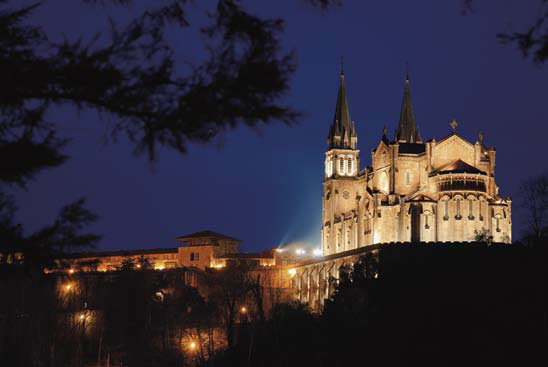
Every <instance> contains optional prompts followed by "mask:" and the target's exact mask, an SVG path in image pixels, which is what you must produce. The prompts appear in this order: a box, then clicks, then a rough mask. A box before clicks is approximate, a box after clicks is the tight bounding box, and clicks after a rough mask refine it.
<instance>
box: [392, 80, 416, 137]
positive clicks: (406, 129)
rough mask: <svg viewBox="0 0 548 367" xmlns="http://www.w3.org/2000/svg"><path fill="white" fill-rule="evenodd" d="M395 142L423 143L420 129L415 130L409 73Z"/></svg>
mask: <svg viewBox="0 0 548 367" xmlns="http://www.w3.org/2000/svg"><path fill="white" fill-rule="evenodd" d="M394 140H396V141H397V142H404V143H422V139H421V134H420V131H419V128H415V114H414V113H413V105H412V104H411V91H410V88H409V72H407V73H406V75H405V87H404V89H403V101H402V105H401V112H400V122H399V124H398V129H397V130H396V136H395V137H394Z"/></svg>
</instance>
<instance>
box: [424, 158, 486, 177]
mask: <svg viewBox="0 0 548 367" xmlns="http://www.w3.org/2000/svg"><path fill="white" fill-rule="evenodd" d="M432 173H433V174H435V173H442V174H443V173H479V174H483V175H485V174H486V173H485V172H483V171H481V170H479V169H477V168H476V167H473V166H471V165H469V164H468V163H466V162H464V161H462V160H461V159H457V160H456V161H454V162H451V163H449V164H446V165H445V166H443V167H441V168H438V169H437V170H436V171H434V172H432Z"/></svg>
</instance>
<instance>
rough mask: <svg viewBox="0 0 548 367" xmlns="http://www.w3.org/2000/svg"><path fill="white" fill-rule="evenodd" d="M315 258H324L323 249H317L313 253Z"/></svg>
mask: <svg viewBox="0 0 548 367" xmlns="http://www.w3.org/2000/svg"><path fill="white" fill-rule="evenodd" d="M313 254H314V256H322V255H323V252H322V249H321V248H315V249H314V251H313Z"/></svg>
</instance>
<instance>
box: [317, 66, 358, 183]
mask: <svg viewBox="0 0 548 367" xmlns="http://www.w3.org/2000/svg"><path fill="white" fill-rule="evenodd" d="M357 144H358V137H357V136H356V127H355V125H354V121H351V120H350V111H349V109H348V99H347V97H346V87H345V85H344V72H343V71H341V75H340V84H339V93H338V95H337V105H336V107H335V115H334V116H333V123H332V124H331V128H330V129H329V135H328V136H327V146H328V150H327V152H326V153H325V179H326V180H328V179H330V178H337V177H355V176H356V175H357V174H358V169H359V164H358V163H359V162H358V160H359V154H358V153H359V150H357V149H356V147H357Z"/></svg>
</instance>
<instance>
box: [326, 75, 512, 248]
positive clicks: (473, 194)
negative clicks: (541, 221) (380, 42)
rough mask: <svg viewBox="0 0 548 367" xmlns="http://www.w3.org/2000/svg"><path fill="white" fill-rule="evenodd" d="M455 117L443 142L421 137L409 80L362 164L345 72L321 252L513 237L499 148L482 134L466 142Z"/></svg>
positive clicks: (331, 140)
mask: <svg viewBox="0 0 548 367" xmlns="http://www.w3.org/2000/svg"><path fill="white" fill-rule="evenodd" d="M457 125H458V124H457V122H456V121H452V122H451V123H450V127H451V130H450V134H449V135H448V136H446V137H444V138H442V139H441V140H439V141H436V140H435V139H430V140H427V141H423V139H422V137H421V134H420V132H419V129H418V127H417V126H416V125H415V117H414V112H413V107H412V104H411V93H410V84H409V77H406V80H405V86H404V95H403V102H402V107H401V113H400V119H399V123H398V126H397V129H396V132H395V134H394V137H393V139H389V138H388V136H387V133H386V128H385V129H384V130H383V134H382V137H381V139H380V141H379V143H378V144H377V146H376V148H375V149H373V150H372V153H371V165H370V166H367V167H365V168H363V169H360V159H359V150H358V149H357V143H358V137H357V134H356V128H355V124H354V121H352V120H351V119H350V112H349V106H348V99H347V95H346V88H345V81H344V74H343V73H341V75H340V86H339V93H338V97H337V104H336V108H335V115H334V118H333V123H332V125H331V127H330V129H329V135H328V138H327V144H328V150H327V152H326V156H325V180H324V194H323V200H322V230H321V231H322V233H321V238H322V250H323V255H324V256H325V255H330V254H336V253H341V252H345V251H349V250H352V249H356V248H359V247H363V246H368V245H373V244H381V243H390V242H473V241H476V240H478V239H483V238H488V237H491V238H492V241H493V242H501V243H510V242H511V239H512V226H511V224H512V220H511V212H512V201H511V200H510V198H506V199H504V198H501V197H500V196H499V187H498V185H497V184H496V181H495V149H494V148H488V147H486V146H485V145H484V144H483V134H482V133H481V132H479V134H478V140H477V141H475V142H469V141H467V140H466V139H464V138H463V137H461V136H460V135H458V134H457Z"/></svg>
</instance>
